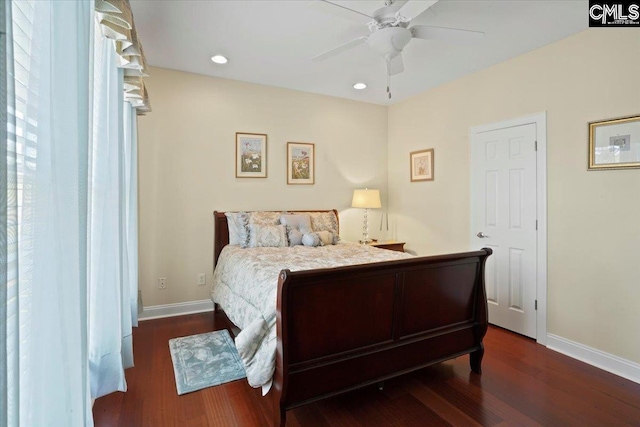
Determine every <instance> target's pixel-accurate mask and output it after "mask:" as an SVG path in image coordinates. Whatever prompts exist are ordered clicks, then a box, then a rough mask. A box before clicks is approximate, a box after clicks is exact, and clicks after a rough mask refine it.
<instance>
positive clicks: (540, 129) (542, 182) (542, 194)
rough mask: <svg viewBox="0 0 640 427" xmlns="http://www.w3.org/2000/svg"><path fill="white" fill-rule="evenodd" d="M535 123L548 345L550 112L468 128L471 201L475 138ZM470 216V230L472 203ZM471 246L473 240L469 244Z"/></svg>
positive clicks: (540, 322)
mask: <svg viewBox="0 0 640 427" xmlns="http://www.w3.org/2000/svg"><path fill="white" fill-rule="evenodd" d="M528 124H535V125H536V141H537V150H536V193H537V194H536V210H537V212H536V216H537V220H538V232H537V233H536V245H537V253H536V299H537V300H538V310H537V311H536V342H537V343H538V344H542V345H544V346H546V345H547V112H546V111H542V112H540V113H536V114H532V115H529V116H523V117H517V118H514V119H509V120H503V121H500V122H495V123H489V124H484V125H479V126H473V127H470V128H469V174H470V177H469V183H470V187H469V199H472V197H471V196H472V194H471V191H472V188H473V183H472V182H471V180H472V179H473V164H472V158H471V153H472V152H473V151H472V150H473V142H474V140H475V136H476V135H478V134H480V133H484V132H490V131H494V130H499V129H504V128H510V127H516V126H522V125H528ZM470 205H471V209H470V210H471V216H470V217H469V230H470V232H471V227H472V225H473V218H474V214H475V212H474V207H473V200H471V201H470ZM469 243H470V244H471V241H470V242H469Z"/></svg>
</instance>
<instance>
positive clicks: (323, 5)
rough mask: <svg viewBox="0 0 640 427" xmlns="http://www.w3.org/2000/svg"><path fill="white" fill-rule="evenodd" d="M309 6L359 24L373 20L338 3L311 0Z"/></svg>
mask: <svg viewBox="0 0 640 427" xmlns="http://www.w3.org/2000/svg"><path fill="white" fill-rule="evenodd" d="M309 7H310V8H312V9H315V10H318V11H320V12H324V13H329V14H331V15H337V16H341V17H343V18H347V19H350V20H352V21H355V22H358V23H360V24H367V23H369V22H371V21H373V18H372V17H371V16H369V15H367V14H364V13H362V12H358V11H357V10H353V9H349V8H348V7H344V6H340V5H339V4H335V3H331V2H329V1H324V0H316V1H312V2H311V3H309Z"/></svg>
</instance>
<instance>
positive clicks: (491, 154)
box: [471, 123, 537, 338]
mask: <svg viewBox="0 0 640 427" xmlns="http://www.w3.org/2000/svg"><path fill="white" fill-rule="evenodd" d="M471 180H472V182H471V204H472V206H471V209H472V219H471V232H472V235H471V246H472V247H473V248H474V249H476V248H482V247H489V248H491V249H493V255H491V256H490V257H489V258H488V260H487V266H486V267H487V268H486V276H485V280H486V289H487V298H488V305H489V323H492V324H494V325H498V326H501V327H503V328H506V329H509V330H512V331H515V332H518V333H520V334H523V335H526V336H529V337H532V338H536V270H537V268H536V253H537V248H536V237H537V236H536V233H537V231H536V228H537V221H536V211H537V209H536V208H537V206H536V124H534V123H532V124H525V125H521V126H513V127H505V128H502V129H495V130H490V131H487V132H479V133H475V134H472V135H471Z"/></svg>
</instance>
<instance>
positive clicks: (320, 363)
mask: <svg viewBox="0 0 640 427" xmlns="http://www.w3.org/2000/svg"><path fill="white" fill-rule="evenodd" d="M491 253H492V251H491V249H486V248H485V249H482V250H480V251H476V252H467V253H461V254H453V255H443V256H435V257H422V258H412V259H407V260H400V261H389V262H383V263H375V264H364V265H357V266H348V267H340V268H334V269H323V270H310V271H300V272H291V271H289V270H283V271H282V272H281V273H280V277H279V281H278V302H277V334H278V342H277V354H276V370H275V374H274V379H273V386H272V391H271V393H270V394H271V397H272V399H273V404H274V425H275V426H284V425H285V416H286V411H287V410H288V409H291V408H294V407H296V406H300V405H304V404H306V403H310V402H313V401H315V400H319V399H323V398H326V397H329V396H333V395H336V394H339V393H343V392H346V391H349V390H353V389H355V388H359V387H362V386H366V385H369V384H375V383H377V382H379V381H383V380H385V379H388V378H391V377H394V376H398V375H402V374H405V373H408V372H411V371H413V370H416V369H420V368H423V367H425V366H428V365H432V364H434V363H438V362H441V361H444V360H447V359H451V358H454V357H457V356H460V355H463V354H467V353H470V363H471V369H472V370H473V371H474V372H476V373H480V372H481V362H482V356H483V353H484V349H483V345H482V339H483V337H484V335H485V333H486V331H487V299H486V294H485V287H484V265H485V261H486V258H487V257H488V256H489V255H491Z"/></svg>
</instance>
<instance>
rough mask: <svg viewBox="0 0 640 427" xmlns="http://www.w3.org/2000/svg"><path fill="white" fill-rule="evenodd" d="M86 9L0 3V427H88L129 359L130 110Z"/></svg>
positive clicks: (133, 241) (89, 2) (74, 4)
mask: <svg viewBox="0 0 640 427" xmlns="http://www.w3.org/2000/svg"><path fill="white" fill-rule="evenodd" d="M94 18H95V16H94V2H93V0H74V1H50V0H12V1H2V2H0V37H1V40H2V44H1V47H0V54H1V55H0V56H1V58H0V68H1V72H0V79H1V82H0V120H1V121H0V128H1V132H0V427H4V426H10V427H18V426H38V427H40V426H52V427H58V426H65V427H66V426H69V427H74V426H92V425H93V420H92V414H91V397H94V398H96V397H99V396H102V395H104V394H107V393H110V392H113V391H116V390H123V391H124V390H126V382H125V376H124V369H125V368H127V367H129V366H133V349H132V333H131V330H132V325H135V324H137V280H138V278H137V277H138V270H137V181H136V176H137V155H136V153H137V139H136V110H135V109H133V108H132V107H131V106H130V104H127V103H125V102H124V91H123V89H124V87H123V81H124V71H123V70H122V69H119V68H118V67H117V63H118V61H116V56H115V50H114V45H113V42H112V41H109V40H106V39H105V38H104V37H103V36H102V35H101V34H100V32H99V31H96V30H97V27H96V26H95V22H94ZM4 33H6V34H4ZM94 43H95V45H94Z"/></svg>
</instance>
